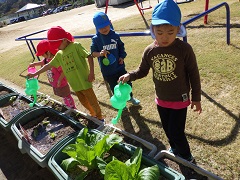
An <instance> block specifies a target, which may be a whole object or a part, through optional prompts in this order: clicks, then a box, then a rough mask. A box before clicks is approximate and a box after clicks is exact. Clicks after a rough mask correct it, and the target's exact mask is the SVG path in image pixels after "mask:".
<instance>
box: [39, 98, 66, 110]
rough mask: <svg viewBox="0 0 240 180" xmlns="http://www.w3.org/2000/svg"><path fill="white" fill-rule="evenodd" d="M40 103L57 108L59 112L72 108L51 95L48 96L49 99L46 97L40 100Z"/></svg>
mask: <svg viewBox="0 0 240 180" xmlns="http://www.w3.org/2000/svg"><path fill="white" fill-rule="evenodd" d="M40 104H41V105H42V106H47V107H51V108H53V109H55V110H57V111H59V112H62V113H64V112H66V111H68V110H69V109H71V108H69V107H67V106H66V105H64V104H63V103H61V102H59V101H57V100H55V99H53V98H50V97H49V98H47V99H44V100H43V101H42V102H40Z"/></svg>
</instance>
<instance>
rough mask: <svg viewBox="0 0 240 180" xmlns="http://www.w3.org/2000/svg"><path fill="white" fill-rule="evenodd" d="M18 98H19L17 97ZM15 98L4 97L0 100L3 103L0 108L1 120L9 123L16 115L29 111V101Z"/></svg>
mask: <svg viewBox="0 0 240 180" xmlns="http://www.w3.org/2000/svg"><path fill="white" fill-rule="evenodd" d="M18 97H19V96H18ZM18 97H17V96H11V97H9V98H8V97H5V98H4V99H2V101H4V102H5V103H3V106H2V107H1V108H0V112H1V116H2V118H3V119H4V120H5V121H7V122H10V121H11V120H12V119H13V118H14V117H15V116H16V115H17V114H19V113H21V112H22V111H24V110H26V109H29V103H30V100H26V99H25V98H18Z"/></svg>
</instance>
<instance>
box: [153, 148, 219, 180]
mask: <svg viewBox="0 0 240 180" xmlns="http://www.w3.org/2000/svg"><path fill="white" fill-rule="evenodd" d="M163 158H167V159H169V160H171V161H174V162H176V163H178V164H180V165H182V166H185V167H188V168H190V169H192V170H194V171H195V172H196V173H198V174H199V175H201V176H203V177H198V178H196V177H188V179H189V178H190V179H214V180H223V179H222V178H220V177H218V176H216V175H215V174H213V173H211V172H209V171H206V170H205V169H202V168H200V167H199V166H197V165H196V164H194V163H191V162H189V161H186V160H185V159H182V158H180V157H178V156H175V155H174V154H172V153H170V152H168V151H166V150H162V151H160V152H159V153H158V154H157V155H156V156H155V157H154V159H155V160H157V161H159V160H160V159H163ZM191 174H193V173H191Z"/></svg>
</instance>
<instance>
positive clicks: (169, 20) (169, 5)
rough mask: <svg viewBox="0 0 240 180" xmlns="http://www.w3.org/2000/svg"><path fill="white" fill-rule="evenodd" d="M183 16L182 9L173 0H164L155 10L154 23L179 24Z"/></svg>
mask: <svg viewBox="0 0 240 180" xmlns="http://www.w3.org/2000/svg"><path fill="white" fill-rule="evenodd" d="M181 16H182V15H181V11H180V9H179V7H178V5H177V4H176V3H175V2H174V1H173V0H163V1H161V2H159V3H158V4H157V5H156V6H155V8H154V10H153V13H152V25H160V24H171V25H172V26H179V25H180V22H181Z"/></svg>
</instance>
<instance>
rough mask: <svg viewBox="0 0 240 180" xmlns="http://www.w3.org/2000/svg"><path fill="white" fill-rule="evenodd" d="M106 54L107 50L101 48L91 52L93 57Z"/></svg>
mask: <svg viewBox="0 0 240 180" xmlns="http://www.w3.org/2000/svg"><path fill="white" fill-rule="evenodd" d="M106 55H107V50H106V49H103V50H101V52H93V53H92V56H93V57H100V56H106Z"/></svg>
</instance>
